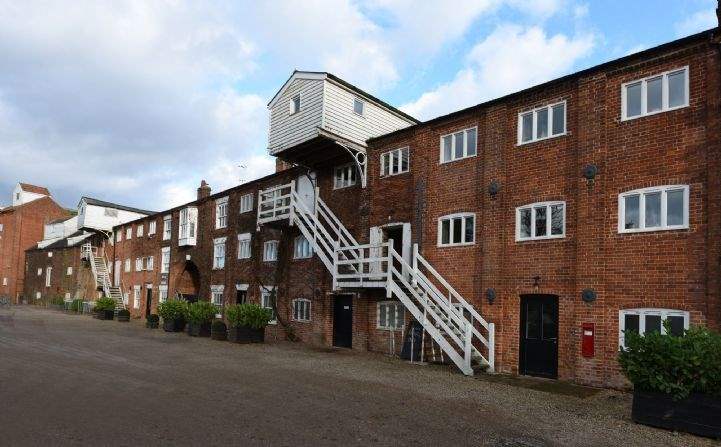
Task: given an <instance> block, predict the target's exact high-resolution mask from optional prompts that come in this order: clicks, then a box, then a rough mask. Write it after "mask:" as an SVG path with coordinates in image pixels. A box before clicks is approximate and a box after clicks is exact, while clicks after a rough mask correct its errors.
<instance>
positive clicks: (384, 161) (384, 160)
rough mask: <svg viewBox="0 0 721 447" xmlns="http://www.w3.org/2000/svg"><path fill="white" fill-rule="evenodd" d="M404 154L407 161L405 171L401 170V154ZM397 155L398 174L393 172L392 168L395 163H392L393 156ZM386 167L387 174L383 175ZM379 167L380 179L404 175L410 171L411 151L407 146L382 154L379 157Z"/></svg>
mask: <svg viewBox="0 0 721 447" xmlns="http://www.w3.org/2000/svg"><path fill="white" fill-rule="evenodd" d="M404 152H405V154H406V157H407V159H408V163H406V170H405V171H404V170H403V153H404ZM395 153H397V154H398V163H399V167H398V172H393V168H394V167H395V163H393V160H394V159H395V157H394V156H393V154H395ZM386 166H388V173H387V174H386V173H385V168H386ZM380 167H381V173H380V176H381V177H392V176H394V175H401V174H405V173H406V172H409V171H410V169H411V151H410V147H409V146H404V147H399V148H398V149H393V150H390V151H386V152H383V153H382V154H381V156H380Z"/></svg>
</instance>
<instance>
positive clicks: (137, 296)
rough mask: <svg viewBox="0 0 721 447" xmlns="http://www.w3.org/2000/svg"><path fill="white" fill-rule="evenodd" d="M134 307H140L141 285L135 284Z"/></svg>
mask: <svg viewBox="0 0 721 447" xmlns="http://www.w3.org/2000/svg"><path fill="white" fill-rule="evenodd" d="M133 309H140V286H133Z"/></svg>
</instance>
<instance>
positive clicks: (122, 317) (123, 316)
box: [118, 309, 130, 322]
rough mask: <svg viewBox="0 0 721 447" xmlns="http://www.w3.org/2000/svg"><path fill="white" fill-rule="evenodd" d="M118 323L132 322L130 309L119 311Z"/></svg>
mask: <svg viewBox="0 0 721 447" xmlns="http://www.w3.org/2000/svg"><path fill="white" fill-rule="evenodd" d="M118 321H123V322H128V321H130V311H129V310H128V309H120V310H119V311H118Z"/></svg>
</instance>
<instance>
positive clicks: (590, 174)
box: [582, 164, 598, 186]
mask: <svg viewBox="0 0 721 447" xmlns="http://www.w3.org/2000/svg"><path fill="white" fill-rule="evenodd" d="M582 174H583V178H585V179H586V181H587V182H588V186H591V185H593V181H594V180H595V179H596V176H597V175H598V166H596V165H594V164H590V165H586V166H585V167H584V168H583V171H582Z"/></svg>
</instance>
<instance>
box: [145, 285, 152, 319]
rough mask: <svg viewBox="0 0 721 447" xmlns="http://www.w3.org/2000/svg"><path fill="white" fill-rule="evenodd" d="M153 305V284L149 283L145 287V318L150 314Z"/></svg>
mask: <svg viewBox="0 0 721 447" xmlns="http://www.w3.org/2000/svg"><path fill="white" fill-rule="evenodd" d="M152 307H153V286H152V285H150V284H148V285H147V286H146V288H145V318H147V317H149V316H150V310H151V308H152Z"/></svg>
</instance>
